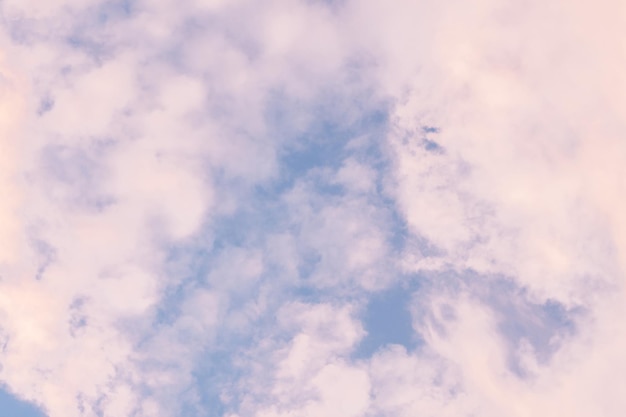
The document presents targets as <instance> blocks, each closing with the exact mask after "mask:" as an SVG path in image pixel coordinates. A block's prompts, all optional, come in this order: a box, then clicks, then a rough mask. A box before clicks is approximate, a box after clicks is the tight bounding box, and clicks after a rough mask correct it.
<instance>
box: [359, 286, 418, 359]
mask: <svg viewBox="0 0 626 417" xmlns="http://www.w3.org/2000/svg"><path fill="white" fill-rule="evenodd" d="M414 291H419V285H418V282H417V281H409V280H407V281H403V282H402V283H399V284H396V285H394V286H392V287H390V288H388V289H386V290H384V291H381V292H378V293H374V294H371V295H370V297H369V299H368V302H367V305H366V307H365V310H364V313H363V316H362V322H363V326H364V328H365V331H366V332H367V336H366V337H365V338H363V340H362V341H361V343H360V344H359V346H358V348H357V349H356V351H355V352H354V355H353V356H354V358H355V359H363V358H369V357H371V356H372V355H373V354H375V353H376V352H378V351H380V350H382V349H384V348H385V347H387V346H389V345H401V346H404V348H405V349H406V350H407V351H409V352H411V351H413V350H414V349H415V348H416V347H417V346H419V344H420V337H419V334H418V333H416V332H415V331H414V329H413V320H412V316H411V311H410V304H411V298H412V294H413V292H414Z"/></svg>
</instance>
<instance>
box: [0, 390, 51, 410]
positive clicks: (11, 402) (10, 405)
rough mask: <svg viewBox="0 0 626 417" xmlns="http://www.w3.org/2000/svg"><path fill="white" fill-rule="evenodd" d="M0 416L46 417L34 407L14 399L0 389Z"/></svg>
mask: <svg viewBox="0 0 626 417" xmlns="http://www.w3.org/2000/svg"><path fill="white" fill-rule="evenodd" d="M0 416H2V417H46V414H45V413H44V412H43V411H42V410H41V409H39V408H38V407H37V406H36V405H34V404H31V403H29V402H26V401H22V400H20V399H19V398H16V397H15V396H13V395H12V394H11V393H9V392H8V391H6V390H4V389H2V388H0Z"/></svg>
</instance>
